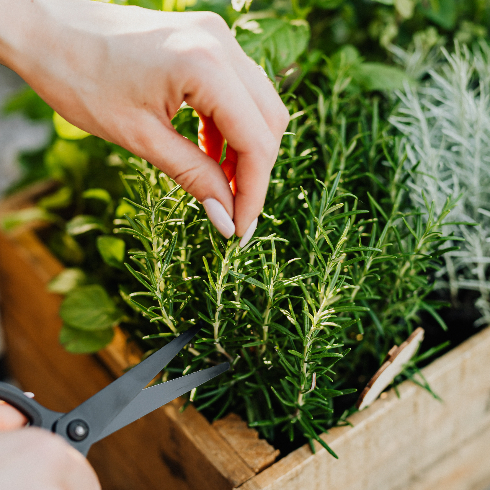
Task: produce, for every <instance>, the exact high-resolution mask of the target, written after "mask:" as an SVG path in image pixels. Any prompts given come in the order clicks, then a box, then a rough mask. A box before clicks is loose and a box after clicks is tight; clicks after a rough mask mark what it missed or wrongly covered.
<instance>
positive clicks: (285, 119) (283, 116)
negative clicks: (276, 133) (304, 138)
mask: <svg viewBox="0 0 490 490" xmlns="http://www.w3.org/2000/svg"><path fill="white" fill-rule="evenodd" d="M289 119H290V115H289V111H288V108H287V107H286V106H285V105H284V104H282V107H281V108H280V109H279V111H278V115H277V124H278V126H279V127H280V129H281V136H282V133H284V131H286V129H287V127H288V126H289Z"/></svg>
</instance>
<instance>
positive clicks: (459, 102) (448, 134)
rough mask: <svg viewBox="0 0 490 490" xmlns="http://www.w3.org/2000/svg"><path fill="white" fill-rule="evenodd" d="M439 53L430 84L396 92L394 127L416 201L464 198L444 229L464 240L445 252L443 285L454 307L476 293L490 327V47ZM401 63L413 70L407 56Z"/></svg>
mask: <svg viewBox="0 0 490 490" xmlns="http://www.w3.org/2000/svg"><path fill="white" fill-rule="evenodd" d="M440 51H441V52H442V54H443V56H444V59H445V61H444V62H443V63H440V64H438V66H437V68H436V69H432V70H429V71H428V74H429V79H428V81H427V82H424V83H423V84H421V85H420V86H419V87H418V88H416V89H415V88H413V87H406V89H405V91H404V92H403V93H399V94H398V96H399V99H400V105H399V108H398V111H397V113H396V114H395V115H394V116H393V117H391V119H390V121H391V123H392V124H393V125H394V126H395V127H396V128H397V129H398V130H399V131H400V132H401V133H402V134H403V136H404V143H403V147H402V151H403V152H406V155H407V160H406V162H407V165H408V166H409V168H410V169H411V173H412V181H411V182H410V183H409V185H410V186H411V187H412V189H413V192H411V198H412V199H413V201H414V202H415V203H418V204H422V202H423V201H422V194H423V193H425V195H426V196H427V197H428V198H429V199H430V200H433V201H434V203H435V206H436V210H438V211H439V210H441V209H442V208H443V206H444V205H445V203H446V200H447V199H448V198H449V197H451V198H454V197H456V196H461V197H460V199H459V201H458V203H457V204H456V206H455V208H454V210H453V211H452V213H451V218H450V221H447V222H446V223H445V224H446V226H447V231H450V232H452V233H453V234H454V235H455V236H457V237H459V238H461V239H464V241H462V242H460V243H459V244H458V245H459V247H460V249H459V250H452V251H450V252H449V253H447V254H445V256H444V257H445V267H444V268H442V269H441V270H440V271H439V272H438V274H437V275H438V279H439V280H438V287H446V288H449V289H450V293H451V297H452V299H453V301H456V300H457V296H458V293H459V291H460V290H474V291H477V292H478V293H479V298H478V300H477V301H476V306H477V308H478V309H479V311H480V313H481V318H480V319H479V320H478V321H477V322H476V324H477V325H483V324H488V323H489V322H490V268H489V265H490V48H489V47H488V45H487V44H484V43H481V44H479V45H477V46H475V47H474V48H473V49H469V48H468V47H467V46H465V45H462V46H460V45H459V44H456V45H455V50H454V53H452V54H450V53H449V52H448V51H446V50H445V49H444V48H440ZM419 54H420V52H418V51H414V52H413V56H418V55H419ZM404 61H405V62H406V63H407V65H408V66H410V63H411V62H410V57H407V58H406V59H405V60H404ZM469 222H473V223H476V226H468V223H469Z"/></svg>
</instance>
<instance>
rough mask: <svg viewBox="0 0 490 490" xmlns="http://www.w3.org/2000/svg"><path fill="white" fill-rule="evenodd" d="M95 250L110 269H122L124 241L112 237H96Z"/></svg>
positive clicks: (124, 250)
mask: <svg viewBox="0 0 490 490" xmlns="http://www.w3.org/2000/svg"><path fill="white" fill-rule="evenodd" d="M97 249H98V250H99V252H100V255H101V256H102V258H103V259H104V262H105V263H106V264H108V265H110V266H112V267H118V268H122V263H123V261H124V255H125V253H126V244H125V243H124V240H121V239H120V238H116V237H114V236H105V235H104V236H99V237H97Z"/></svg>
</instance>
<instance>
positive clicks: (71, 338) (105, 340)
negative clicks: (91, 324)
mask: <svg viewBox="0 0 490 490" xmlns="http://www.w3.org/2000/svg"><path fill="white" fill-rule="evenodd" d="M113 337H114V329H112V328H107V329H105V330H98V331H96V332H88V331H86V330H79V329H77V328H72V327H70V326H69V325H66V324H64V325H63V327H62V328H61V331H60V336H59V340H60V344H62V345H63V347H64V348H65V349H66V350H67V351H68V352H72V353H73V354H90V353H93V352H97V351H99V350H101V349H103V348H104V347H106V346H107V345H108V344H109V343H110V342H111V340H112V338H113Z"/></svg>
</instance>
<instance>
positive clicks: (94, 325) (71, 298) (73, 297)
mask: <svg viewBox="0 0 490 490" xmlns="http://www.w3.org/2000/svg"><path fill="white" fill-rule="evenodd" d="M60 316H61V318H62V319H63V321H64V322H65V323H67V324H68V325H70V327H73V328H78V329H80V330H91V331H92V330H105V329H107V328H110V327H112V326H114V325H115V324H116V323H117V322H118V321H119V320H120V319H121V317H122V312H121V311H120V310H119V309H118V308H117V306H116V304H115V303H114V301H113V300H112V298H110V297H109V295H108V294H107V293H106V291H105V289H104V288H103V287H102V286H99V285H98V284H95V285H90V286H82V287H79V288H77V289H74V290H73V291H71V292H70V293H69V294H68V296H67V297H66V298H65V300H64V301H63V303H62V304H61V308H60Z"/></svg>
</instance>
